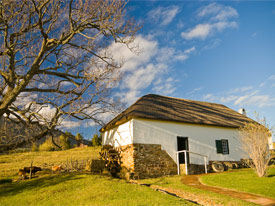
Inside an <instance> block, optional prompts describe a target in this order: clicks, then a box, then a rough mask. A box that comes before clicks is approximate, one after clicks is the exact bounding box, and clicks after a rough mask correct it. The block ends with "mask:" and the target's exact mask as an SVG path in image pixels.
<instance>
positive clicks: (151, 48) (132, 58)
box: [110, 36, 158, 71]
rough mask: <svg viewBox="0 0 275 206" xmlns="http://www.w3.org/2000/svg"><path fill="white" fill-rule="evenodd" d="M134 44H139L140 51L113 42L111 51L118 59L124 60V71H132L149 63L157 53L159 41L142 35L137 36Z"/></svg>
mask: <svg viewBox="0 0 275 206" xmlns="http://www.w3.org/2000/svg"><path fill="white" fill-rule="evenodd" d="M133 45H138V47H139V52H138V53H134V52H132V51H130V50H129V48H128V47H127V46H126V45H124V44H117V43H113V44H112V45H111V46H110V51H111V52H112V54H113V58H114V59H115V60H117V61H120V60H123V61H124V64H123V66H122V68H121V69H122V71H131V70H134V69H136V68H137V67H139V66H140V65H142V64H145V63H147V62H148V61H150V60H151V58H152V57H153V56H154V55H155V54H156V53H157V48H158V43H157V41H154V40H148V39H146V38H144V37H142V36H137V37H136V39H135V41H134V42H133Z"/></svg>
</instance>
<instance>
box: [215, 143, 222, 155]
mask: <svg viewBox="0 0 275 206" xmlns="http://www.w3.org/2000/svg"><path fill="white" fill-rule="evenodd" d="M216 147H217V153H218V154H222V141H221V140H216Z"/></svg>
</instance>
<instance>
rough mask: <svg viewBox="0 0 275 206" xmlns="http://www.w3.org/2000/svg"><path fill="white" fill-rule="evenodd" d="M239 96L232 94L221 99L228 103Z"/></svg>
mask: <svg viewBox="0 0 275 206" xmlns="http://www.w3.org/2000/svg"><path fill="white" fill-rule="evenodd" d="M237 98H238V96H235V95H230V96H228V97H221V99H220V101H221V102H222V103H228V102H232V101H234V100H236V99H237Z"/></svg>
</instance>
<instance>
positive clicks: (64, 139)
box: [58, 135, 71, 150]
mask: <svg viewBox="0 0 275 206" xmlns="http://www.w3.org/2000/svg"><path fill="white" fill-rule="evenodd" d="M58 139H59V145H60V147H61V148H62V150H67V149H70V148H71V146H70V141H69V137H68V136H66V135H60V136H59V138H58Z"/></svg>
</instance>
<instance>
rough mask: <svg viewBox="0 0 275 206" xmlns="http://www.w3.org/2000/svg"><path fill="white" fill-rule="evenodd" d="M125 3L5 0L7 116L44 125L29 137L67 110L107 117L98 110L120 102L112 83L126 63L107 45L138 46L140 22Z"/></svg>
mask: <svg viewBox="0 0 275 206" xmlns="http://www.w3.org/2000/svg"><path fill="white" fill-rule="evenodd" d="M125 6H126V3H125V1H124V0H70V1H69V0H68V1H67V0H2V1H0V44H1V47H0V64H1V68H0V118H3V117H5V118H9V119H10V120H12V121H14V122H17V123H19V122H20V123H21V124H25V125H27V126H30V125H36V126H35V128H38V127H39V128H40V130H39V132H37V133H35V135H34V136H33V137H32V138H30V139H29V140H28V141H33V140H35V139H39V138H41V137H43V136H45V135H46V134H48V133H49V132H50V131H51V130H53V129H54V128H55V127H56V126H57V125H59V124H60V123H61V121H62V120H65V119H66V118H68V117H70V118H73V119H77V120H93V121H95V122H97V123H102V121H101V120H100V119H99V118H98V115H99V114H102V113H105V112H106V111H110V110H111V109H112V108H114V106H115V105H118V103H117V101H113V100H112V99H111V98H110V89H111V88H112V86H113V85H114V83H115V82H116V81H118V80H119V77H120V70H119V68H120V67H121V65H122V64H121V63H122V62H116V61H114V59H113V58H112V53H110V50H108V47H109V46H110V45H111V44H113V43H122V44H126V45H127V46H128V48H129V49H134V47H133V48H131V46H130V45H131V43H132V42H133V40H134V38H135V34H136V32H137V30H138V29H139V26H138V25H137V24H136V23H135V22H134V20H133V19H131V18H128V17H127V16H126V14H125ZM26 142H27V140H25V139H22V141H20V142H17V144H10V145H0V149H1V148H2V149H11V148H14V147H17V146H21V145H23V144H25V143H26Z"/></svg>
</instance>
